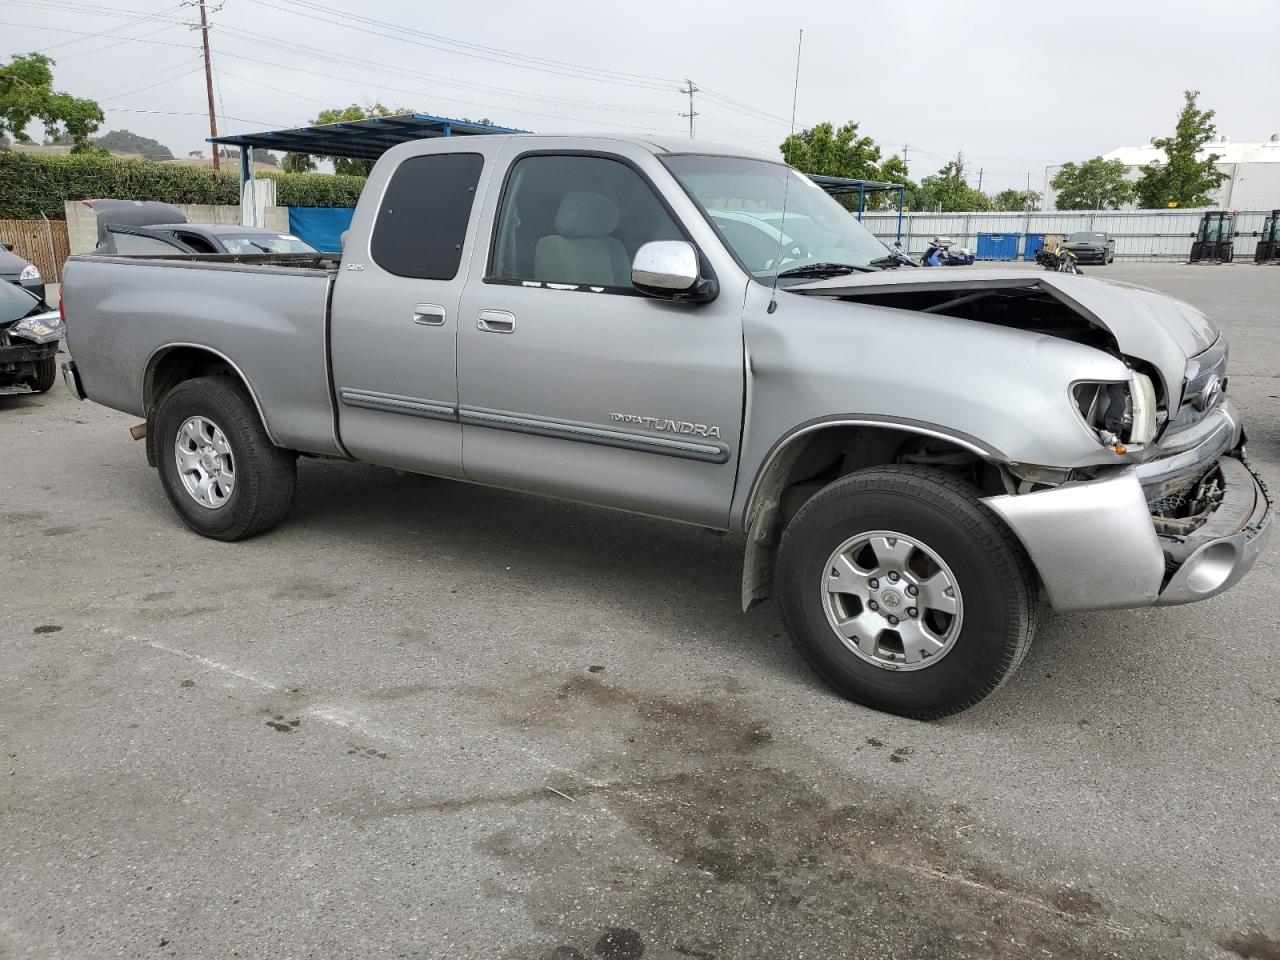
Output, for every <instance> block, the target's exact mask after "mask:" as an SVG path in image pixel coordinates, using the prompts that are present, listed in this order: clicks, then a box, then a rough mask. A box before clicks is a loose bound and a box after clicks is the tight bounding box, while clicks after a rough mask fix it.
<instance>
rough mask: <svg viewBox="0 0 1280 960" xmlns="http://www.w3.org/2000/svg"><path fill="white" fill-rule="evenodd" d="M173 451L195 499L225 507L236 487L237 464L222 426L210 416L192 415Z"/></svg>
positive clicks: (182, 429)
mask: <svg viewBox="0 0 1280 960" xmlns="http://www.w3.org/2000/svg"><path fill="white" fill-rule="evenodd" d="M173 450H174V457H175V460H176V462H177V464H178V476H179V477H180V478H181V479H182V486H183V487H184V488H185V489H186V491H187V493H188V494H189V495H190V496H191V499H192V500H194V501H195V502H196V503H198V504H200V506H202V507H207V508H208V509H210V510H217V509H218V508H219V507H222V506H225V505H226V502H227V501H228V500H229V499H231V492H232V491H233V490H234V489H235V485H236V465H235V458H234V457H232V455H231V444H230V443H228V442H227V438H226V435H225V434H223V432H222V430H221V428H219V427H218V425H217V424H216V423H214V422H213V421H212V420H210V419H209V418H208V417H190V418H188V419H187V420H186V422H184V423H183V424H182V426H180V427H179V428H178V434H177V436H176V437H175V438H174V442H173Z"/></svg>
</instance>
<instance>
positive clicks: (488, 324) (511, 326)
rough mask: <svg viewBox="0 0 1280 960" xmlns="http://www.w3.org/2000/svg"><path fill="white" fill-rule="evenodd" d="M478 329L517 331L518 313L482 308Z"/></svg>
mask: <svg viewBox="0 0 1280 960" xmlns="http://www.w3.org/2000/svg"><path fill="white" fill-rule="evenodd" d="M476 329H477V330H483V331H484V332H485V333H515V330H516V315H515V314H514V313H508V312H507V311H506V310H481V311H480V319H479V320H477V321H476Z"/></svg>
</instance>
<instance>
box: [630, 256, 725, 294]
mask: <svg viewBox="0 0 1280 960" xmlns="http://www.w3.org/2000/svg"><path fill="white" fill-rule="evenodd" d="M631 285H632V286H634V287H635V288H636V289H637V290H639V291H640V292H641V293H643V294H646V295H648V296H651V297H662V298H664V299H668V300H681V301H685V302H692V303H705V302H707V301H708V300H714V299H715V296H716V294H717V293H718V292H719V287H718V285H717V284H716V281H715V278H714V277H704V276H703V274H702V267H701V263H700V258H699V256H698V250H697V248H696V247H694V245H693V244H692V243H689V242H688V241H687V240H652V241H650V242H649V243H646V244H644V245H643V246H642V247H641V248H640V249H639V250H637V251H636V256H635V259H634V260H632V261H631Z"/></svg>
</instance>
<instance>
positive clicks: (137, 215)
mask: <svg viewBox="0 0 1280 960" xmlns="http://www.w3.org/2000/svg"><path fill="white" fill-rule="evenodd" d="M82 202H83V203H84V205H85V206H87V207H89V208H90V209H91V210H93V212H94V216H95V217H96V219H97V222H98V246H97V252H98V253H108V254H122V255H125V256H133V255H135V254H164V253H167V254H173V253H175V252H176V253H198V254H211V253H212V254H223V253H226V254H262V253H275V254H280V253H318V252H319V251H317V250H316V248H315V247H313V246H312V245H311V244H309V243H307V242H306V241H305V240H302V239H300V238H298V237H295V236H293V235H292V234H289V233H281V232H280V231H279V230H268V229H267V228H265V227H245V226H241V225H240V224H235V223H188V222H187V220H186V218H185V217H184V216H183V215H182V211H181V210H179V209H178V208H177V207H175V206H173V205H171V204H167V203H159V202H155V201H141V200H85V201H82Z"/></svg>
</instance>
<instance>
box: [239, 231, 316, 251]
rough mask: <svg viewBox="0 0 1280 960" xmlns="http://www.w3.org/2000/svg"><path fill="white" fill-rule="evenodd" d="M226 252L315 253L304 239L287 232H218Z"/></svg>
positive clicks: (314, 249) (313, 248)
mask: <svg viewBox="0 0 1280 960" xmlns="http://www.w3.org/2000/svg"><path fill="white" fill-rule="evenodd" d="M218 239H219V240H220V241H222V245H223V246H224V247H226V248H227V253H316V252H317V251H316V248H315V247H313V246H312V245H311V244H309V243H307V242H306V241H305V240H299V239H298V238H297V237H293V236H290V235H289V234H287V233H247V234H240V235H236V234H225V233H224V234H219V236H218Z"/></svg>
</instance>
